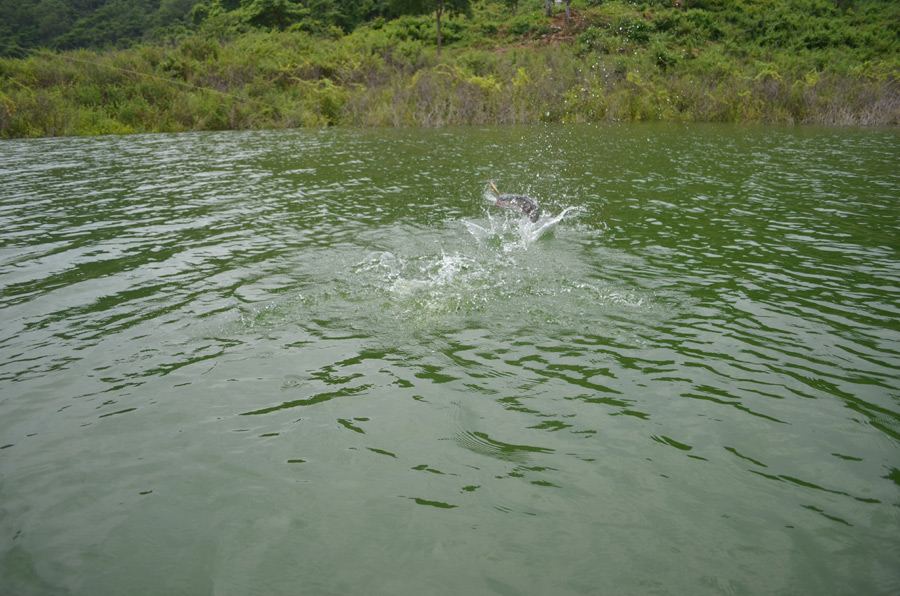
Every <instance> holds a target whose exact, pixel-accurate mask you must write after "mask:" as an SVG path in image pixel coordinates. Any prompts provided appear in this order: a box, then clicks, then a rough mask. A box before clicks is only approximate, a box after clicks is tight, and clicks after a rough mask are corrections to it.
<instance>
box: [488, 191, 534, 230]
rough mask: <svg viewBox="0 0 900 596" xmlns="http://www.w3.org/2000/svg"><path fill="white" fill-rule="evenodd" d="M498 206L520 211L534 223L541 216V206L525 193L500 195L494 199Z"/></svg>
mask: <svg viewBox="0 0 900 596" xmlns="http://www.w3.org/2000/svg"><path fill="white" fill-rule="evenodd" d="M494 204H495V205H497V206H498V207H506V208H507V209H512V210H513V211H518V212H519V213H522V214H524V215H526V216H527V217H528V219H530V220H531V221H532V223H534V222H536V221H537V220H538V219H539V218H540V217H541V208H540V207H538V206H537V203H535V202H534V200H533V199H531V198H530V197H526V196H525V195H498V196H497V198H496V199H495V201H494Z"/></svg>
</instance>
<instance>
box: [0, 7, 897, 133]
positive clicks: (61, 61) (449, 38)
mask: <svg viewBox="0 0 900 596" xmlns="http://www.w3.org/2000/svg"><path fill="white" fill-rule="evenodd" d="M226 1H228V0H213V1H212V2H210V3H205V4H198V3H193V4H192V6H193V8H192V9H191V14H193V15H194V17H195V18H196V20H197V23H195V24H194V25H193V26H192V27H187V26H184V27H181V28H176V29H174V30H170V31H169V33H168V34H167V36H163V37H161V38H159V39H157V40H155V41H153V40H151V41H144V42H142V43H139V44H136V45H132V46H130V47H125V48H119V49H103V50H98V49H76V50H66V51H46V50H37V51H36V50H33V49H28V48H21V47H19V50H17V51H19V52H21V53H22V54H23V56H22V57H7V58H0V137H7V138H9V137H25V136H51V135H82V134H108V133H131V132H155V131H184V130H213V129H244V128H278V127H298V126H327V125H348V126H441V125H449V124H485V123H498V124H505V123H533V122H540V121H553V122H557V121H561V122H595V121H608V120H681V121H716V122H723V121H727V122H733V121H763V122H786V123H833V124H888V125H897V124H900V5H898V4H897V3H895V2H892V1H889V0H868V1H867V0H858V1H856V2H852V1H840V0H837V1H835V0H682V1H680V2H679V1H672V0H659V1H624V0H606V1H602V0H601V1H598V0H574V1H573V2H572V5H571V15H570V19H569V23H568V24H566V22H565V15H564V11H563V7H562V6H559V7H555V8H553V12H554V15H553V16H552V17H550V18H548V17H547V16H546V15H545V5H544V1H543V0H521V1H520V2H518V3H515V2H513V1H510V0H474V1H473V2H472V3H471V4H470V5H469V6H468V8H469V10H468V14H466V11H465V10H461V11H459V12H457V13H450V12H445V13H444V16H443V21H442V37H443V44H444V51H443V54H442V55H440V56H438V54H437V51H436V40H437V30H436V20H435V14H434V13H431V14H403V15H400V16H396V17H395V18H388V17H389V16H390V15H388V16H382V15H381V14H379V15H376V16H375V17H372V18H370V19H369V20H364V19H365V18H368V17H364V16H363V17H359V16H358V17H357V18H358V22H355V23H353V24H352V26H350V25H347V26H346V29H348V31H345V28H344V27H342V26H340V25H339V24H334V23H336V22H337V21H334V22H331V21H328V20H327V19H326V20H323V19H313V18H311V17H310V15H309V14H308V13H303V12H302V11H299V12H297V13H296V14H295V17H296V18H297V20H294V21H290V20H288V21H284V22H281V23H275V24H272V23H269V24H268V25H262V24H260V25H253V24H252V23H248V22H247V21H246V17H247V14H249V13H248V12H246V11H244V12H241V11H242V10H244V9H247V8H248V7H252V6H257V7H259V6H262V0H253V1H252V2H251V1H248V0H245V1H244V2H243V3H242V4H240V3H237V4H235V6H236V8H233V9H232V10H225V8H226V7H227V5H226V4H225V2H226ZM235 1H236V0H232V2H233V3H234V2H235ZM265 1H266V2H269V4H270V5H273V6H282V5H287V4H291V3H292V0H265ZM293 4H294V7H295V8H297V7H300V6H301V3H299V2H295V3H293ZM348 4H352V5H356V4H359V3H348ZM370 4H372V5H378V4H379V3H378V2H375V1H374V0H371V1H370ZM516 4H518V6H516ZM419 6H421V5H419ZM432 6H433V4H432ZM198 7H200V8H198ZM204 7H205V8H204ZM216 7H218V8H216ZM242 7H243V8H242ZM289 8H290V7H289ZM516 9H517V10H516ZM204 10H206V12H205V13H204V12H203V11H204ZM298 10H299V9H298ZM413 12H416V11H413ZM418 12H421V11H418ZM385 14H388V13H385ZM198 15H199V16H198ZM335 18H336V17H335ZM23 49H24V50H25V51H22V50H23Z"/></svg>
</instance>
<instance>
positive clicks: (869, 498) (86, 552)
mask: <svg viewBox="0 0 900 596" xmlns="http://www.w3.org/2000/svg"><path fill="white" fill-rule="evenodd" d="M898 147H900V133H898V132H897V131H896V130H878V129H873V130H862V129H812V128H769V127H751V128H748V127H734V126H697V125H692V126H683V125H671V124H667V125H621V126H619V125H610V126H596V127H574V126H573V127H564V126H537V127H527V128H519V127H509V128H465V129H442V130H374V131H367V130H340V129H330V130H323V131H289V132H222V133H202V134H182V135H141V136H129V137H103V138H65V139H43V140H14V141H5V142H3V143H0V180H2V187H0V224H2V225H0V447H2V449H0V594H4V595H7V594H8V595H11V596H20V595H45V594H46V595H60V594H73V595H90V596H104V595H119V594H128V595H130V596H137V595H159V594H166V595H182V594H183V595H204V594H211V595H217V596H218V595H235V596H247V595H255V594H259V595H261V596H262V595H264V596H273V595H279V594H303V595H311V596H318V595H323V596H325V595H348V596H349V595H352V596H356V595H391V596H406V595H409V596H427V595H462V594H471V595H481V594H498V595H502V596H513V595H554V596H555V595H561V596H564V595H570V594H590V595H595V594H599V595H602V594H610V595H631V594H634V595H642V594H671V595H687V594H690V595H704V594H760V595H763V594H765V595H771V594H785V595H788V594H789V595H805V594H809V595H816V596H821V595H823V594H867V595H894V594H898V593H900V564H898V562H900V149H898ZM490 181H493V182H494V183H495V184H496V185H497V186H498V187H499V188H500V189H501V191H503V192H515V193H525V194H528V195H530V196H532V197H534V198H535V199H536V200H537V201H538V202H539V204H540V206H541V208H542V212H543V216H542V219H541V220H540V221H538V222H537V223H536V224H531V223H530V222H527V221H524V220H522V219H521V218H520V217H518V216H517V215H516V214H514V213H511V212H508V211H505V210H502V209H500V208H497V207H495V206H493V205H492V204H491V202H490V201H489V200H488V197H486V194H485V187H486V186H487V184H488V183H489V182H490Z"/></svg>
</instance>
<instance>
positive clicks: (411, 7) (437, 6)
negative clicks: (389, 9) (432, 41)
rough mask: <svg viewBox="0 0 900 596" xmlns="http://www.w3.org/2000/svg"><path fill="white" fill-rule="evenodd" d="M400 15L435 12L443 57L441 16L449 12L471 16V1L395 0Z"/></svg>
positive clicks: (438, 40) (439, 46)
mask: <svg viewBox="0 0 900 596" xmlns="http://www.w3.org/2000/svg"><path fill="white" fill-rule="evenodd" d="M395 6H397V8H398V9H399V10H398V12H399V13H400V14H425V13H428V12H431V11H432V10H434V15H435V18H436V19H437V53H438V56H440V55H441V15H442V14H443V13H444V11H445V10H447V11H448V12H449V13H450V14H470V13H471V12H472V4H471V1H470V0H395Z"/></svg>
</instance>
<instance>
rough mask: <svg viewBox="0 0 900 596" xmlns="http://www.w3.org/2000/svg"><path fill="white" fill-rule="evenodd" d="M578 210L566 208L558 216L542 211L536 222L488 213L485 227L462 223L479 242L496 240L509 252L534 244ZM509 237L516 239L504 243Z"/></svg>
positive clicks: (473, 223)
mask: <svg viewBox="0 0 900 596" xmlns="http://www.w3.org/2000/svg"><path fill="white" fill-rule="evenodd" d="M580 210H581V208H580V207H566V208H565V209H563V210H562V212H561V213H559V214H558V215H549V214H548V213H547V212H546V211H544V212H543V213H542V215H541V217H540V219H538V220H537V221H536V222H532V221H531V220H530V219H528V218H527V217H519V216H517V215H514V214H510V213H507V212H504V214H503V217H494V216H493V215H492V214H491V212H490V211H488V213H487V224H486V225H481V224H479V223H475V222H473V221H468V220H463V223H464V224H465V226H466V229H467V230H468V231H469V233H470V234H472V236H474V237H475V239H476V240H478V241H479V242H485V241H489V240H492V239H495V238H497V239H500V241H501V242H502V243H503V250H505V251H510V250H514V249H516V248H528V246H529V245H530V244H532V243H534V242H536V241H537V240H538V239H539V238H540V237H541V236H543V235H544V234H546V233H547V232H549V231H550V230H552V229H553V228H554V227H556V226H557V224H559V223H560V222H561V221H563V220H564V219H566V217H567V216H568V215H569V214H570V213H572V214H574V213H578V212H579V211H580ZM510 235H512V236H515V237H517V238H516V239H514V240H513V241H512V242H504V240H505V237H506V236H510Z"/></svg>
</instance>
